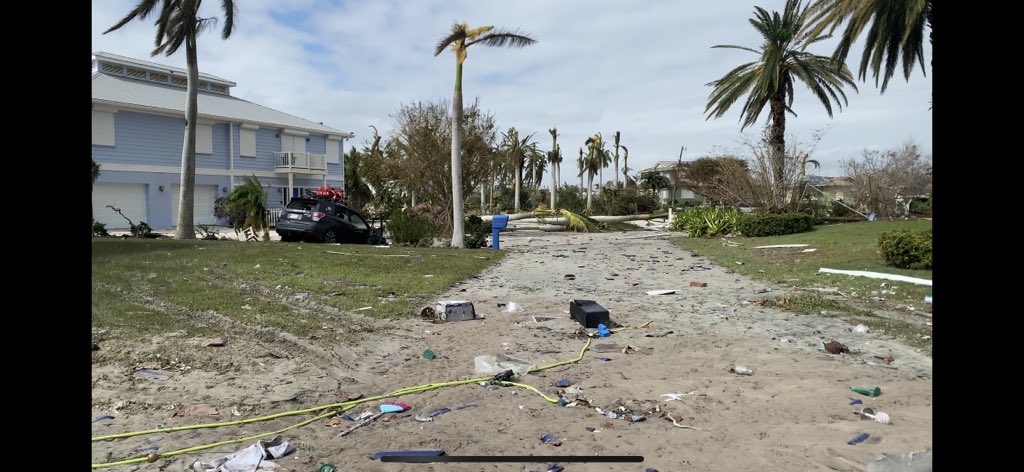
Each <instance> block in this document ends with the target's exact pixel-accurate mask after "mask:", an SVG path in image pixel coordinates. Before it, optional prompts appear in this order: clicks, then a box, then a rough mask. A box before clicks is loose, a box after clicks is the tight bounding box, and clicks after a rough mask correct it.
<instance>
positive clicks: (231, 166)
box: [228, 121, 235, 190]
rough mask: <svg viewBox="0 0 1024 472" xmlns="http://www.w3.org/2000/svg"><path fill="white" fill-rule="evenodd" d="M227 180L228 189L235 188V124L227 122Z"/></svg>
mask: <svg viewBox="0 0 1024 472" xmlns="http://www.w3.org/2000/svg"><path fill="white" fill-rule="evenodd" d="M228 181H229V182H231V183H230V184H229V187H228V188H229V189H230V190H234V189H235V125H234V123H231V122H230V121H229V122H228Z"/></svg>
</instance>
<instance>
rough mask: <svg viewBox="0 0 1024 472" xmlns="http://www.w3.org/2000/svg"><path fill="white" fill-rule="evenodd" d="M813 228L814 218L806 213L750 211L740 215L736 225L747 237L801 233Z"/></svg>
mask: <svg viewBox="0 0 1024 472" xmlns="http://www.w3.org/2000/svg"><path fill="white" fill-rule="evenodd" d="M813 228H814V219H813V218H812V217H811V215H808V214H807V213H779V214H775V213H751V214H747V215H743V216H742V217H740V219H739V222H738V224H737V225H736V229H738V230H739V232H740V233H743V236H746V237H748V238H756V237H760V236H780V235H783V234H794V233H803V232H805V231H810V230H811V229H813Z"/></svg>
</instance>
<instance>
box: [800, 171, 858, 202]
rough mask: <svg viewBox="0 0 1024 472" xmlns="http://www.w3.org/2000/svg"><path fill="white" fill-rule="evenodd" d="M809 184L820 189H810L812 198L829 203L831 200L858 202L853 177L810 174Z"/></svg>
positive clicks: (809, 193) (808, 193)
mask: <svg viewBox="0 0 1024 472" xmlns="http://www.w3.org/2000/svg"><path fill="white" fill-rule="evenodd" d="M807 184H808V185H810V186H812V187H814V188H815V189H817V190H819V191H814V190H808V191H807V195H809V196H810V198H811V200H814V201H823V202H825V203H828V201H830V200H840V201H842V202H843V203H845V204H847V205H852V204H854V203H856V199H855V198H854V194H853V179H852V178H850V177H846V176H839V177H824V176H820V175H808V176H807Z"/></svg>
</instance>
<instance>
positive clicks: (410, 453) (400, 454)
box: [370, 450, 444, 461]
mask: <svg viewBox="0 0 1024 472" xmlns="http://www.w3.org/2000/svg"><path fill="white" fill-rule="evenodd" d="M443 455H444V451H442V450H434V451H380V452H377V453H375V454H374V455H373V456H371V457H370V460H372V461H379V460H381V458H382V457H384V456H392V457H394V456H398V457H436V456H443Z"/></svg>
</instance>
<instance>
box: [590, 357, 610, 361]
mask: <svg viewBox="0 0 1024 472" xmlns="http://www.w3.org/2000/svg"><path fill="white" fill-rule="evenodd" d="M594 359H597V360H599V361H601V362H611V360H612V358H611V357H595V358H594Z"/></svg>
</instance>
